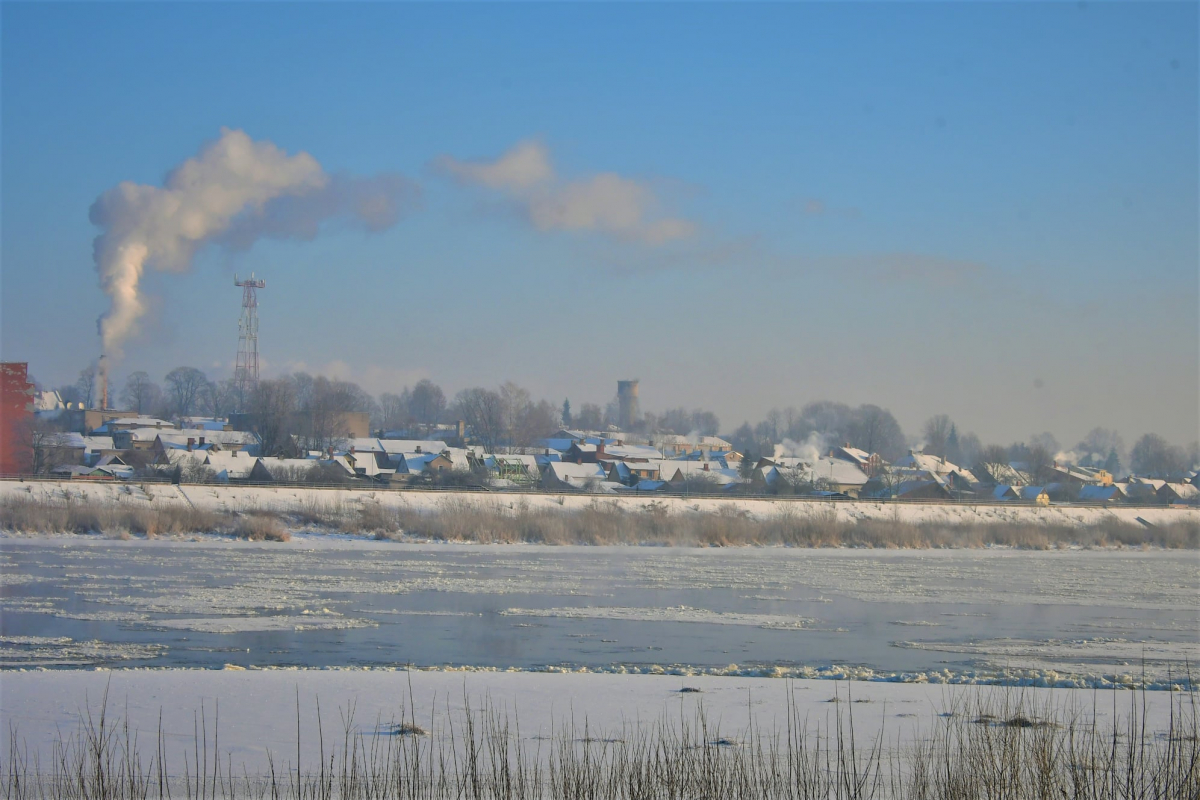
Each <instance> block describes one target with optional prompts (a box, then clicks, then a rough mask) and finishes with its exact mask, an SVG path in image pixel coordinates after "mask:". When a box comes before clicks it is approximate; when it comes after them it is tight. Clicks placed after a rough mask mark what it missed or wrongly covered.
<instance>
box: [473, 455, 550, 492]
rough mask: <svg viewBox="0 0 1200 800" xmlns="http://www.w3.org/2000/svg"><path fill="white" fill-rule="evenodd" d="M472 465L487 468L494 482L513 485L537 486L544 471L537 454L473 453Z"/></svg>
mask: <svg viewBox="0 0 1200 800" xmlns="http://www.w3.org/2000/svg"><path fill="white" fill-rule="evenodd" d="M470 466H472V467H473V468H479V469H484V470H487V472H488V473H489V474H490V475H491V476H492V480H493V482H494V483H496V484H499V485H512V486H536V485H537V483H538V481H539V480H541V477H542V471H541V467H540V465H539V464H538V457H537V456H530V455H520V454H507V455H486V454H485V455H483V456H476V455H474V454H473V453H472V454H471V459H470Z"/></svg>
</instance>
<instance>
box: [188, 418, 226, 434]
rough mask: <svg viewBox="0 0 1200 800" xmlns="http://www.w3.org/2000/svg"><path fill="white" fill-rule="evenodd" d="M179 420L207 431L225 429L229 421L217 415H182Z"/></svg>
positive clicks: (191, 426)
mask: <svg viewBox="0 0 1200 800" xmlns="http://www.w3.org/2000/svg"><path fill="white" fill-rule="evenodd" d="M179 421H180V422H182V423H183V424H184V425H186V426H187V427H189V428H194V429H197V430H205V431H223V430H225V426H226V425H228V424H229V423H228V422H227V421H226V420H223V419H217V418H216V417H180V418H179Z"/></svg>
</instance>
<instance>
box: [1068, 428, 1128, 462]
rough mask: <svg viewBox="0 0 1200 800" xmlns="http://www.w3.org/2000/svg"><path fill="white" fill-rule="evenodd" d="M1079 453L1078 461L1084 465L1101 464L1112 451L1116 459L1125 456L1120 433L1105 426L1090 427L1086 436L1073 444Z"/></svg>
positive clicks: (1123, 442) (1123, 443)
mask: <svg viewBox="0 0 1200 800" xmlns="http://www.w3.org/2000/svg"><path fill="white" fill-rule="evenodd" d="M1075 450H1076V451H1077V452H1078V454H1079V463H1080V464H1082V465H1083V466H1086V467H1094V466H1101V465H1103V464H1105V463H1107V462H1108V460H1109V459H1108V456H1109V454H1110V453H1113V452H1114V451H1115V452H1116V454H1117V460H1118V461H1119V460H1121V459H1122V458H1123V457H1124V456H1125V441H1124V440H1123V439H1122V438H1121V434H1119V433H1117V432H1116V431H1113V430H1109V429H1107V428H1092V429H1091V430H1090V431H1088V433H1087V436H1084V437H1083V439H1081V440H1080V442H1079V444H1077V445H1075Z"/></svg>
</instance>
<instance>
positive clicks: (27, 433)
mask: <svg viewBox="0 0 1200 800" xmlns="http://www.w3.org/2000/svg"><path fill="white" fill-rule="evenodd" d="M32 436H33V384H32V383H30V382H29V364H28V363H26V362H23V361H5V362H0V474H11V473H17V472H29V470H30V469H31V468H32V466H33V438H32Z"/></svg>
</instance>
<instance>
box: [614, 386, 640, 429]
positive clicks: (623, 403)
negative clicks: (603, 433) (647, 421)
mask: <svg viewBox="0 0 1200 800" xmlns="http://www.w3.org/2000/svg"><path fill="white" fill-rule="evenodd" d="M617 404H618V406H619V410H618V414H619V416H620V419H619V420H617V422H618V424H619V425H620V426H621V430H626V431H627V430H630V429H632V428H633V426H634V425H635V424H636V423H637V421H638V417H640V416H641V415H642V410H641V408H640V407H639V405H638V379H637V378H633V379H632V380H627V381H617Z"/></svg>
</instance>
